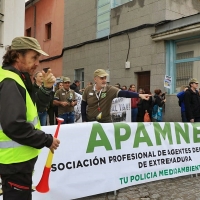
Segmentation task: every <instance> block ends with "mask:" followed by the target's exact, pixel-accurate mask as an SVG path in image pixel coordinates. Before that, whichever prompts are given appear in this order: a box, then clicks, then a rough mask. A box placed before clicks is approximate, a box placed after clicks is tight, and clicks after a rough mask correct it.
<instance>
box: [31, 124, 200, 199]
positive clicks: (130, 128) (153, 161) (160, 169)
mask: <svg viewBox="0 0 200 200" xmlns="http://www.w3.org/2000/svg"><path fill="white" fill-rule="evenodd" d="M42 129H43V130H44V131H45V132H47V133H52V134H53V133H54V131H55V129H56V126H47V127H43V128H42ZM199 136H200V123H173V122H166V123H164V122H162V123H124V122H119V123H104V124H100V123H97V122H96V123H80V124H78V126H77V124H68V125H61V128H60V133H59V139H60V141H61V144H60V147H59V148H58V149H57V150H56V151H55V155H54V160H53V164H52V171H51V174H50V179H49V186H50V191H49V192H48V193H46V194H42V193H38V192H37V191H35V192H33V199H34V200H43V199H48V200H54V199H59V200H69V199H76V198H81V197H85V196H90V195H95V194H99V193H105V192H108V191H114V190H118V189H120V188H124V187H128V186H131V185H136V184H141V183H146V182H150V181H156V180H161V179H166V178H174V177H178V176H184V175H188V174H195V173H199V171H200V161H199V152H200V137H199ZM47 153H48V149H47V148H45V149H43V150H42V153H41V155H40V156H39V159H38V161H37V163H36V166H35V172H34V175H33V184H34V185H37V183H38V182H39V180H40V178H41V176H42V172H43V169H44V166H45V161H46V158H47Z"/></svg>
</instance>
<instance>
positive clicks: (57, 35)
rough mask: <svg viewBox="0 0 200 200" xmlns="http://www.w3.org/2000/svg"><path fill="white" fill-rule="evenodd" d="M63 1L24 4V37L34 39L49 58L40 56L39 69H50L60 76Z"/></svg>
mask: <svg viewBox="0 0 200 200" xmlns="http://www.w3.org/2000/svg"><path fill="white" fill-rule="evenodd" d="M63 30H64V0H59V1H58V0H55V1H49V0H29V1H27V2H26V10H25V30H24V35H25V36H30V37H34V38H36V39H37V40H38V41H39V43H40V45H41V47H42V49H43V50H44V51H45V52H46V53H48V54H49V57H45V56H41V62H40V68H39V70H41V69H42V68H45V67H50V68H51V69H52V72H53V73H54V75H55V76H61V75H62V64H63V62H62V56H61V54H62V49H63Z"/></svg>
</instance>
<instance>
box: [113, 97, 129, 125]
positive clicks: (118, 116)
mask: <svg viewBox="0 0 200 200" xmlns="http://www.w3.org/2000/svg"><path fill="white" fill-rule="evenodd" d="M110 114H111V117H112V121H113V122H122V121H124V122H131V99H130V98H123V97H119V98H115V99H113V101H112V106H111V111H110Z"/></svg>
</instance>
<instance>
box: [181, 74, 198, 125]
mask: <svg viewBox="0 0 200 200" xmlns="http://www.w3.org/2000/svg"><path fill="white" fill-rule="evenodd" d="M198 84H199V82H198V80H197V79H196V78H191V79H190V81H189V89H187V90H186V91H185V96H184V103H185V113H186V117H187V120H188V121H189V122H200V96H199V92H198Z"/></svg>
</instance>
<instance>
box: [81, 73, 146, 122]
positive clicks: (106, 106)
mask: <svg viewBox="0 0 200 200" xmlns="http://www.w3.org/2000/svg"><path fill="white" fill-rule="evenodd" d="M107 76H108V74H107V73H106V71H105V70H104V69H97V70H96V71H95V72H94V82H95V84H94V85H93V86H88V87H87V88H86V89H85V91H84V93H83V96H82V102H81V114H82V121H83V122H89V121H98V122H101V123H109V122H112V120H111V115H110V109H111V104H112V100H113V99H114V98H116V97H126V98H138V97H140V98H142V99H146V100H148V99H149V95H148V94H138V93H135V92H130V91H126V90H120V89H119V88H116V87H114V86H110V85H106V78H107Z"/></svg>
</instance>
